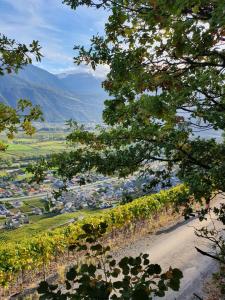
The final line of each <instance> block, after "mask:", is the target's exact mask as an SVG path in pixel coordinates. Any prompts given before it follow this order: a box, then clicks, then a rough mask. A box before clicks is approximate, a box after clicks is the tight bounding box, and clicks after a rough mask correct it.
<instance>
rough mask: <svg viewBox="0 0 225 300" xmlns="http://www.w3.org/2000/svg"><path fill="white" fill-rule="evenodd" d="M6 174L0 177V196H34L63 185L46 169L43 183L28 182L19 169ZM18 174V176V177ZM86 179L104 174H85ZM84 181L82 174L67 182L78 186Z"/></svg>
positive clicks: (96, 179)
mask: <svg viewBox="0 0 225 300" xmlns="http://www.w3.org/2000/svg"><path fill="white" fill-rule="evenodd" d="M7 172H8V175H7V176H3V177H0V198H1V199H2V198H14V197H24V196H35V195H38V194H42V193H47V192H48V191H50V190H51V188H52V187H56V188H58V187H60V186H61V185H63V183H62V181H60V180H58V179H57V178H56V177H55V176H54V175H53V173H52V172H51V171H48V173H47V175H46V179H45V180H44V182H43V184H36V183H29V181H28V180H26V174H25V173H24V172H23V171H21V169H13V170H8V171H7ZM18 175H19V178H20V179H18ZM85 178H86V181H85V182H83V183H84V184H85V183H89V182H95V181H99V180H102V178H104V176H102V175H97V174H90V175H88V176H85ZM82 180H83V181H84V179H83V177H82V176H76V177H74V178H73V179H72V180H69V181H68V182H67V185H68V186H69V187H72V186H74V185H77V186H79V185H80V184H81V183H82Z"/></svg>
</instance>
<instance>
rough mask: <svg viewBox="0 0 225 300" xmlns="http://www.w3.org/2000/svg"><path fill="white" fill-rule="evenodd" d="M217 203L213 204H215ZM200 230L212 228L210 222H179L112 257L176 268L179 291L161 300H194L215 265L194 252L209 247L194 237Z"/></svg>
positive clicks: (200, 292) (121, 250) (196, 219)
mask: <svg viewBox="0 0 225 300" xmlns="http://www.w3.org/2000/svg"><path fill="white" fill-rule="evenodd" d="M218 201H219V200H217V201H216V202H217V203H218ZM220 202H221V201H220ZM202 226H212V222H211V220H210V219H208V220H207V221H204V222H199V220H198V218H194V219H191V220H188V221H181V222H179V223H178V224H176V225H173V226H170V227H168V228H163V229H161V230H159V231H158V232H156V234H154V235H152V234H151V235H149V236H147V237H144V238H143V239H140V240H138V241H136V242H133V243H131V244H130V245H129V246H126V247H125V248H123V249H120V250H118V251H117V253H116V254H115V255H116V257H117V258H118V259H119V258H120V257H122V256H125V255H128V256H129V255H131V256H137V255H139V254H140V253H141V252H142V253H148V254H149V255H150V260H151V263H158V264H160V265H161V266H162V268H163V270H165V269H167V268H169V267H170V266H172V267H174V268H175V267H176V268H179V269H180V270H182V272H183V275H184V278H183V279H182V283H181V288H180V291H179V292H168V293H167V294H166V297H165V298H163V299H165V300H174V299H176V300H190V299H197V298H196V297H194V296H193V293H196V294H197V295H199V296H201V297H202V296H203V292H202V290H203V283H204V282H205V281H206V278H207V277H208V278H209V277H210V276H211V274H212V273H213V272H215V271H216V270H217V267H218V266H217V264H216V263H215V261H213V260H212V259H210V258H208V257H207V256H203V255H202V254H200V253H198V252H197V251H196V249H195V246H197V247H199V248H200V249H202V250H207V249H209V244H207V242H206V241H203V240H200V239H199V238H198V237H196V235H195V233H194V230H195V228H201V227H202ZM155 299H156V298H155ZM160 299H161V298H160Z"/></svg>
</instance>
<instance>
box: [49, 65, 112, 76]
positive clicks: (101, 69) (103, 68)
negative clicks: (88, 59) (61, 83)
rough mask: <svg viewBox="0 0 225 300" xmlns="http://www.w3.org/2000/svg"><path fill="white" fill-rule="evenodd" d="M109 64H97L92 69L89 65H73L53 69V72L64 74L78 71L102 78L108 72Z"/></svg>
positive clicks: (78, 72) (77, 72)
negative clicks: (94, 68)
mask: <svg viewBox="0 0 225 300" xmlns="http://www.w3.org/2000/svg"><path fill="white" fill-rule="evenodd" d="M109 70H110V68H109V66H108V65H99V66H97V68H96V70H93V69H92V68H91V67H90V66H87V65H79V66H74V67H68V68H62V69H57V70H53V73H55V74H60V75H61V76H64V75H65V74H66V75H67V74H80V73H87V74H91V75H92V76H94V77H96V78H99V79H102V80H104V79H105V78H106V75H107V74H108V73H109Z"/></svg>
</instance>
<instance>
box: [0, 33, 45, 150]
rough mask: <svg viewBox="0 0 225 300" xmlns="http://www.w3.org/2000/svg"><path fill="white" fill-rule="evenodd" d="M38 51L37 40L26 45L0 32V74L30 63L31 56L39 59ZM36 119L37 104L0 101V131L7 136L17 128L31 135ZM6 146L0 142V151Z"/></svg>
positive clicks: (37, 116)
mask: <svg viewBox="0 0 225 300" xmlns="http://www.w3.org/2000/svg"><path fill="white" fill-rule="evenodd" d="M40 51H41V47H40V45H39V43H38V41H33V42H32V43H31V44H30V45H29V46H27V45H25V44H21V43H17V42H16V41H15V40H13V39H10V38H8V37H7V36H5V35H3V34H0V75H2V76H3V75H5V74H9V73H13V72H18V70H19V69H21V68H22V67H24V66H26V65H27V64H30V63H32V58H35V59H36V60H37V61H40V60H41V57H42V54H41V52H40ZM0 100H1V99H0ZM37 120H42V112H41V109H40V107H39V106H38V105H36V106H33V105H32V103H31V101H30V100H27V99H19V101H18V103H17V107H14V108H13V107H11V106H8V105H7V104H5V103H4V102H2V101H1V102H0V133H1V132H3V131H4V132H6V133H7V136H8V138H13V137H14V134H15V133H17V132H18V130H19V129H20V130H21V129H22V130H23V131H24V132H25V133H26V134H29V135H32V134H33V133H34V132H35V128H34V126H33V125H32V121H37ZM6 148H7V146H6V145H5V144H4V143H2V142H0V151H4V150H6Z"/></svg>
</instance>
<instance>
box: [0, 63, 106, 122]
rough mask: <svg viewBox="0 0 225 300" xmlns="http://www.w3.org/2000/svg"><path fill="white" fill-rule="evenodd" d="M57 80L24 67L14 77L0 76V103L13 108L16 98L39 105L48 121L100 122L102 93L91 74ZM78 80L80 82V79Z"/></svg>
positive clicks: (36, 68)
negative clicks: (25, 99)
mask: <svg viewBox="0 0 225 300" xmlns="http://www.w3.org/2000/svg"><path fill="white" fill-rule="evenodd" d="M83 75H84V74H76V76H73V75H68V77H67V75H66V74H65V75H64V77H63V78H59V77H58V76H56V75H53V74H51V73H49V72H47V71H45V70H43V69H40V68H38V67H35V66H32V65H30V66H28V67H26V68H25V69H23V70H21V71H20V72H19V73H18V74H10V75H5V76H1V77H0V101H3V102H4V103H7V104H8V105H11V106H15V104H16V101H17V100H18V99H20V98H27V99H30V100H31V101H32V102H33V103H34V104H39V105H40V106H41V107H42V110H43V112H44V117H45V120H46V121H48V122H64V121H66V120H68V119H70V118H72V119H75V120H77V121H79V122H101V112H102V109H103V102H104V99H105V98H106V93H105V92H104V91H103V89H102V88H101V82H100V81H99V80H96V79H95V78H94V77H93V76H92V75H89V74H85V76H83ZM80 78H81V79H80Z"/></svg>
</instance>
